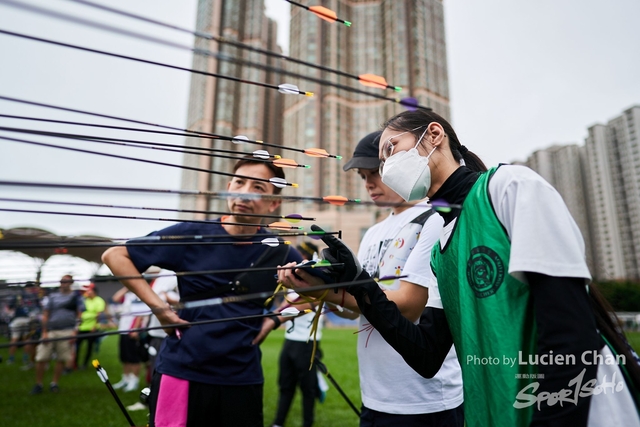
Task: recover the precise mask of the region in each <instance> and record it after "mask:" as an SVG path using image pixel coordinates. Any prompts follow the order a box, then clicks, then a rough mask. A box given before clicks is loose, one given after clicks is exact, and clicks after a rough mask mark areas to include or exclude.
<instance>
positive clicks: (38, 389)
mask: <svg viewBox="0 0 640 427" xmlns="http://www.w3.org/2000/svg"><path fill="white" fill-rule="evenodd" d="M40 393H42V386H41V385H40V384H36V385H35V386H33V388H32V389H31V391H30V392H29V394H40Z"/></svg>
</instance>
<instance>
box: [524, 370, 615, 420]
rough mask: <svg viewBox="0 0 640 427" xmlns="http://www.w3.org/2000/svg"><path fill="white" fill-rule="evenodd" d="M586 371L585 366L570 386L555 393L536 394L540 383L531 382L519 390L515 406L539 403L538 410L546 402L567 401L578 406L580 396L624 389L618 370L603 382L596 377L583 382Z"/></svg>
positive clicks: (570, 382)
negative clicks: (608, 379)
mask: <svg viewBox="0 0 640 427" xmlns="http://www.w3.org/2000/svg"><path fill="white" fill-rule="evenodd" d="M586 371H587V368H584V369H583V370H582V371H581V372H580V373H579V374H578V375H577V376H576V377H575V378H574V379H572V380H571V381H569V384H568V388H563V389H562V390H560V391H557V392H554V393H550V392H548V391H543V392H541V393H539V394H538V395H536V394H535V392H536V391H538V388H539V387H540V383H539V382H534V383H531V384H529V385H528V386H526V387H524V388H523V389H522V390H520V391H519V392H518V395H517V396H516V401H515V402H514V403H513V407H514V408H516V409H522V408H527V407H529V406H532V405H535V404H537V406H538V410H540V406H541V405H542V404H543V403H545V402H546V403H547V405H549V406H554V405H556V404H560V406H564V404H566V403H568V404H574V405H576V406H577V405H578V398H580V397H589V396H597V395H598V394H607V393H610V394H613V393H616V392H620V391H622V390H623V389H624V381H622V380H621V381H616V380H617V374H618V373H617V372H614V373H613V375H612V377H611V381H607V376H606V375H605V376H604V377H603V378H602V382H601V383H598V380H597V379H595V378H593V379H591V380H589V381H587V382H585V383H583V381H584V374H585V372H586Z"/></svg>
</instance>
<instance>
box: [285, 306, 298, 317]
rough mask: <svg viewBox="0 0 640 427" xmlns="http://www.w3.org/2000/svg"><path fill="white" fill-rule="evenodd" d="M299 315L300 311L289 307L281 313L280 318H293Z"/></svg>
mask: <svg viewBox="0 0 640 427" xmlns="http://www.w3.org/2000/svg"><path fill="white" fill-rule="evenodd" d="M298 313H300V310H298V309H297V308H295V307H287V308H285V309H283V310H282V311H281V312H280V316H284V317H293V316H297V315H298Z"/></svg>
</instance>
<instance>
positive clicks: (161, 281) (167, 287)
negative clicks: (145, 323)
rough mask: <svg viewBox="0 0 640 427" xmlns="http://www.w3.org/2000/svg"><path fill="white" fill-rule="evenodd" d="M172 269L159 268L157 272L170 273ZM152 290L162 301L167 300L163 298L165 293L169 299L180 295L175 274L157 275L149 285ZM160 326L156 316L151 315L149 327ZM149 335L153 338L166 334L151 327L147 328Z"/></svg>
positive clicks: (175, 298)
mask: <svg viewBox="0 0 640 427" xmlns="http://www.w3.org/2000/svg"><path fill="white" fill-rule="evenodd" d="M172 273H173V272H172V271H169V270H161V271H160V273H159V274H172ZM151 289H153V292H155V293H156V294H157V295H158V296H159V297H160V299H161V300H162V301H164V302H167V299H166V298H165V294H168V295H169V297H170V298H171V299H174V300H178V299H180V296H179V295H178V292H177V291H178V278H177V277H176V276H166V277H158V278H157V279H156V280H154V282H153V286H151ZM156 326H160V321H159V320H158V318H157V317H156V316H153V315H152V316H151V319H150V320H149V327H156ZM149 335H151V336H152V337H155V338H164V337H166V336H167V333H166V332H165V331H164V330H162V329H151V330H149Z"/></svg>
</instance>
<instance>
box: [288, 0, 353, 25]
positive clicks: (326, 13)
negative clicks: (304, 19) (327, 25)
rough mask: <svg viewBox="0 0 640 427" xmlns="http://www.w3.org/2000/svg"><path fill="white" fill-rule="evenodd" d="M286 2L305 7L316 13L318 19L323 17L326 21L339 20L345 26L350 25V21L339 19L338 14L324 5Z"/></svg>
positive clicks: (289, 0)
mask: <svg viewBox="0 0 640 427" xmlns="http://www.w3.org/2000/svg"><path fill="white" fill-rule="evenodd" d="M286 1H287V2H289V3H291V4H292V5H294V6H298V7H301V8H303V9H307V10H308V11H309V12H312V13H313V14H314V15H316V16H317V17H318V18H320V19H324V20H325V21H327V22H340V23H342V24H344V25H346V26H347V27H350V26H351V22H349V21H345V20H344V19H339V18H338V15H337V14H336V13H335V12H334V11H333V10H331V9H327V8H326V7H324V6H306V5H304V4H301V3H298V2H295V1H292V0H286Z"/></svg>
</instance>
